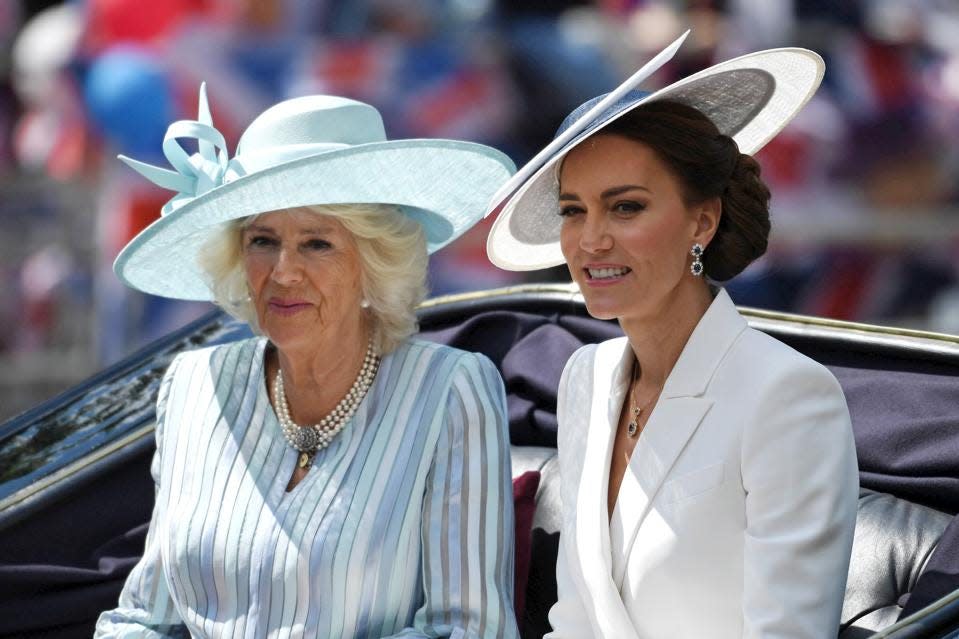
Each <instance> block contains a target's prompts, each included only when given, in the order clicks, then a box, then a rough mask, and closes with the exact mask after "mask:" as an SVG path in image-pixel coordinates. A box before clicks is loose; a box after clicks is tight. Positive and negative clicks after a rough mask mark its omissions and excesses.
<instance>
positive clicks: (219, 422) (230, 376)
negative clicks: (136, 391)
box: [96, 338, 518, 638]
mask: <svg viewBox="0 0 959 639" xmlns="http://www.w3.org/2000/svg"><path fill="white" fill-rule="evenodd" d="M266 343H267V342H266V340H265V339H262V338H261V339H251V340H246V341H243V342H238V343H235V344H230V345H226V346H219V347H215V348H212V349H204V350H199V351H193V352H188V353H184V354H181V355H180V356H178V357H177V358H176V360H175V361H174V362H173V364H172V365H171V366H170V369H169V371H168V372H167V375H166V377H165V378H164V381H163V383H162V385H161V388H160V393H159V399H158V402H157V443H158V447H157V454H156V456H155V458H154V461H153V466H152V472H153V476H154V479H155V480H156V482H157V498H156V504H155V506H154V511H153V519H152V521H151V524H150V531H149V534H148V537H147V543H146V550H145V553H144V556H143V559H142V560H141V561H140V562H139V563H138V564H137V565H136V567H135V568H134V569H133V571H132V572H131V573H130V576H129V578H128V579H127V582H126V585H125V587H124V589H123V592H122V594H121V595H120V604H119V607H118V608H116V609H115V610H111V611H108V612H104V613H103V614H102V615H101V616H100V619H99V620H98V623H97V634H96V636H97V637H113V636H131V635H133V636H144V637H165V636H185V635H186V634H187V633H189V634H191V635H193V636H195V637H231V638H232V637H271V638H272V637H276V638H279V637H337V638H339V637H344V638H346V637H516V636H518V632H517V629H516V622H515V619H514V616H513V611H512V583H513V577H512V573H513V567H512V562H513V508H512V500H511V497H512V493H511V490H510V462H509V441H508V432H507V424H506V418H505V399H504V395H503V388H502V381H501V380H500V378H499V375H498V373H497V371H496V368H495V367H494V366H493V364H492V363H491V362H490V361H489V360H487V359H486V358H485V357H483V356H482V355H475V354H471V353H466V352H463V351H459V350H456V349H452V348H449V347H445V346H439V345H436V344H430V343H427V342H420V341H412V340H411V341H409V342H407V343H406V344H404V345H402V346H401V347H400V348H399V349H397V350H396V351H395V352H394V353H392V354H390V355H388V356H386V357H384V358H383V361H382V363H381V365H380V370H379V373H378V374H377V376H376V381H375V382H374V384H373V387H372V388H371V389H370V392H369V394H368V395H367V396H366V398H365V399H364V401H363V403H362V404H361V405H360V408H359V410H358V411H357V413H356V414H355V415H354V417H353V419H352V420H351V422H350V423H349V424H348V425H347V427H346V428H345V429H344V430H343V431H342V432H341V433H340V434H339V436H338V437H337V438H336V440H335V441H334V442H333V443H332V444H331V445H330V447H329V448H327V449H326V450H324V451H321V452H320V453H319V454H318V455H317V457H316V460H315V462H314V466H313V468H311V470H310V472H309V473H308V474H307V476H306V477H305V478H304V479H303V480H302V481H301V482H300V483H299V484H298V485H297V486H296V487H295V488H294V489H293V490H292V491H291V492H286V486H287V483H288V481H289V479H290V476H291V475H292V473H293V469H294V467H295V465H296V460H297V453H296V451H294V450H293V449H292V448H290V446H289V445H288V444H287V443H286V441H285V440H284V439H283V436H282V434H281V431H280V426H279V424H278V422H277V420H276V416H275V414H274V412H273V409H272V407H271V406H270V403H269V399H268V396H267V393H266V381H265V380H264V368H263V361H264V352H265V347H266Z"/></svg>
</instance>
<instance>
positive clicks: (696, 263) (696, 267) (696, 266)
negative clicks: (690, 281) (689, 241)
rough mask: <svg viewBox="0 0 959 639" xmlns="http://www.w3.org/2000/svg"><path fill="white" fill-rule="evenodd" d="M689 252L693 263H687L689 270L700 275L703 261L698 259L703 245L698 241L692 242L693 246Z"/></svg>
mask: <svg viewBox="0 0 959 639" xmlns="http://www.w3.org/2000/svg"><path fill="white" fill-rule="evenodd" d="M689 254H690V255H692V256H693V263H692V264H690V265H689V272H690V273H692V274H693V275H695V276H696V277H700V276H701V275H702V274H703V261H702V260H701V259H700V258H701V257H702V256H703V245H702V244H700V243H699V242H696V243H695V244H693V248H691V249H690V250H689Z"/></svg>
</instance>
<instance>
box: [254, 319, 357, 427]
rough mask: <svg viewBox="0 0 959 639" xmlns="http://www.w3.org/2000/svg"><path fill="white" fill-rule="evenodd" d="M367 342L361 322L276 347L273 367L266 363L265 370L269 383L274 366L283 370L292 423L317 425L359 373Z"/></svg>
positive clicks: (341, 397)
mask: <svg viewBox="0 0 959 639" xmlns="http://www.w3.org/2000/svg"><path fill="white" fill-rule="evenodd" d="M369 339H370V330H369V328H368V327H367V325H366V322H361V323H358V325H356V326H353V327H349V328H347V327H344V330H343V331H340V332H337V333H336V334H335V335H319V336H317V337H316V338H315V339H314V340H311V341H310V342H308V343H306V344H303V345H297V346H284V347H282V348H281V347H279V346H277V347H276V351H275V357H274V360H273V365H272V366H270V365H269V364H270V362H269V360H268V366H267V371H268V374H269V375H270V377H269V379H270V380H271V381H272V380H273V379H275V377H276V372H277V366H278V367H279V368H280V369H281V370H282V371H283V385H284V390H285V394H286V400H287V403H288V404H289V407H290V412H291V416H292V418H293V421H294V422H296V423H297V424H300V425H307V424H313V423H316V422H319V421H320V420H321V419H323V418H324V417H326V415H328V414H329V413H330V411H332V410H333V408H334V407H335V406H336V405H337V403H339V401H340V400H341V399H343V397H344V396H345V395H346V393H347V392H348V391H349V390H350V387H352V386H353V383H354V382H355V381H356V378H357V375H358V374H359V372H360V368H361V367H362V365H363V359H364V357H365V355H366V349H367V346H368V344H369Z"/></svg>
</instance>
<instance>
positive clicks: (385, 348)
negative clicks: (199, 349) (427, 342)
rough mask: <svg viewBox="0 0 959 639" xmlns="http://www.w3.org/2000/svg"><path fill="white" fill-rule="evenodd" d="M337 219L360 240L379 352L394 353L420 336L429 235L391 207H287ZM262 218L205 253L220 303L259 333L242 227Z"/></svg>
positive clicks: (237, 226)
mask: <svg viewBox="0 0 959 639" xmlns="http://www.w3.org/2000/svg"><path fill="white" fill-rule="evenodd" d="M287 211H289V212H291V213H298V212H302V213H313V214H316V215H329V216H331V217H335V218H336V219H337V220H339V222H340V223H341V224H343V226H344V227H345V228H346V230H347V231H349V232H350V234H351V235H352V236H353V240H354V241H355V242H356V248H357V252H358V253H359V256H360V264H361V270H362V275H361V285H362V288H363V297H364V298H365V299H366V301H367V302H369V305H370V306H369V309H368V311H369V315H370V318H371V320H372V322H373V330H374V334H375V335H376V348H377V350H378V352H379V353H380V354H386V353H389V352H391V351H393V350H394V349H395V348H396V347H397V346H399V345H400V343H402V342H403V340H405V339H406V338H407V337H409V336H410V335H412V334H413V333H415V332H416V328H417V326H416V306H417V305H418V304H419V303H420V302H421V301H423V298H424V297H426V292H427V288H426V267H427V263H428V259H429V257H428V255H427V252H426V236H425V235H424V233H423V229H422V227H420V225H419V224H418V223H416V222H414V221H413V220H412V219H410V218H409V217H407V216H406V215H404V214H403V213H402V212H401V211H400V210H399V208H398V207H396V206H394V205H392V204H331V205H323V206H304V207H297V208H292V209H287ZM256 217H257V216H251V217H246V218H240V219H237V220H233V221H231V222H228V223H227V224H226V225H224V227H223V229H222V230H221V231H220V232H218V233H215V234H214V235H213V236H212V237H211V238H210V239H209V240H207V241H206V243H204V245H203V247H202V248H201V249H200V253H199V256H198V258H197V262H198V263H199V265H200V267H201V268H202V269H203V271H204V272H205V273H206V276H207V284H208V285H209V287H210V290H211V291H212V293H213V301H214V303H215V304H217V305H218V306H220V307H221V308H223V310H225V311H226V312H227V313H229V314H230V315H232V316H233V317H235V318H237V319H239V320H241V321H244V322H246V323H247V324H249V325H250V327H251V328H252V329H253V330H254V331H255V332H258V333H259V332H260V328H259V324H258V322H257V317H256V309H255V308H254V306H253V301H252V300H251V299H250V293H249V289H248V286H247V281H246V273H245V272H244V270H243V246H242V234H243V229H244V228H245V227H246V226H248V225H249V224H250V223H252V222H253V220H255V219H256Z"/></svg>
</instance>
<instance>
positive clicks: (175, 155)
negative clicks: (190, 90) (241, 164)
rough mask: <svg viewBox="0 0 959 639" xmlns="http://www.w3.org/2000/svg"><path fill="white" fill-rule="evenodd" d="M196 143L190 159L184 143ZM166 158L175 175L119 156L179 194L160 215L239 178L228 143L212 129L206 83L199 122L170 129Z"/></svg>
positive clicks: (165, 139) (181, 123)
mask: <svg viewBox="0 0 959 639" xmlns="http://www.w3.org/2000/svg"><path fill="white" fill-rule="evenodd" d="M184 138H193V139H195V140H197V144H198V151H197V152H196V153H194V154H192V155H189V154H188V153H187V151H186V149H184V148H183V146H182V144H181V143H180V140H181V139H184ZM163 155H164V156H166V159H167V161H168V162H169V163H170V166H172V167H173V168H174V169H176V170H175V171H171V170H169V169H164V168H161V167H158V166H153V165H152V164H147V163H145V162H140V161H139V160H134V159H133V158H130V157H127V156H125V155H120V156H118V157H119V159H120V160H122V161H123V162H124V163H125V164H126V165H127V166H129V167H130V168H132V169H134V170H135V171H136V172H137V173H139V174H140V175H142V176H143V177H145V178H146V179H148V180H150V181H151V182H153V183H154V184H156V185H157V186H160V187H162V188H164V189H169V190H171V191H177V195H175V196H174V197H173V198H172V199H171V200H170V201H168V202H167V203H166V204H164V205H163V207H162V208H161V210H160V215H163V216H166V215H169V214H170V213H172V212H173V211H175V210H177V209H178V208H180V207H181V206H183V205H184V204H187V203H189V202H191V201H192V200H193V199H194V198H197V197H199V196H201V195H203V194H204V193H207V192H208V191H211V190H213V189H215V188H217V187H218V186H221V185H223V184H226V183H228V182H230V181H232V179H235V178H236V177H237V172H236V171H234V170H232V169H231V166H230V161H229V153H228V151H227V148H226V139H225V138H224V137H223V134H222V133H220V132H219V131H218V130H217V129H216V128H215V127H214V126H213V118H212V116H211V114H210V106H209V103H208V101H207V97H206V83H203V84H201V85H200V105H199V114H198V116H197V120H179V121H177V122H174V123H173V124H171V125H170V126H169V127H168V128H167V132H166V135H165V136H164V137H163Z"/></svg>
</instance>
